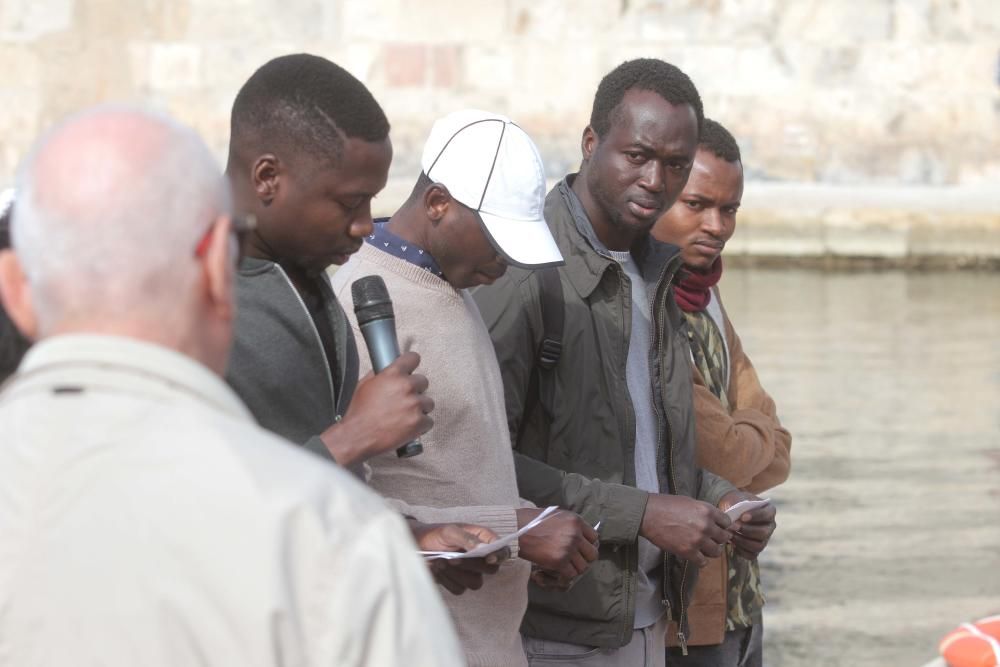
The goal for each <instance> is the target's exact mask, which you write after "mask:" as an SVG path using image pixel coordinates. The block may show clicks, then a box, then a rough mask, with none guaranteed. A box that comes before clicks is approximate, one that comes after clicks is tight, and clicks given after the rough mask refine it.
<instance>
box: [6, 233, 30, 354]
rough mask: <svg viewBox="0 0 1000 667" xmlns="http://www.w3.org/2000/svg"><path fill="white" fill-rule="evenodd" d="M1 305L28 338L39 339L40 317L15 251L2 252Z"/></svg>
mask: <svg viewBox="0 0 1000 667" xmlns="http://www.w3.org/2000/svg"><path fill="white" fill-rule="evenodd" d="M0 304H2V306H3V309H4V310H5V311H7V315H9V316H10V319H11V321H12V322H14V325H15V326H16V327H17V328H18V330H20V332H21V333H22V334H24V336H25V337H26V338H30V339H31V340H35V339H36V338H38V316H37V315H36V313H35V306H34V304H33V303H32V299H31V289H30V287H29V285H28V277H27V276H26V275H25V273H24V267H22V266H21V260H19V259H18V258H17V255H15V254H14V251H13V250H0Z"/></svg>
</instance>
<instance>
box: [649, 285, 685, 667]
mask: <svg viewBox="0 0 1000 667" xmlns="http://www.w3.org/2000/svg"><path fill="white" fill-rule="evenodd" d="M676 273H677V269H676V268H675V269H674V270H673V271H671V272H670V275H669V276H668V277H667V280H666V281H664V277H665V276H666V275H667V267H666V266H664V267H663V271H661V272H660V279H659V281H657V283H656V290H654V292H653V298H652V300H651V301H650V309H654V308H655V307H656V301H657V299H659V298H660V295H659V292H660V290H662V289H669V285H670V283H671V282H673V279H674V275H675V274H676ZM661 300H662V299H661ZM665 310H666V309H665V308H663V309H661V310H660V317H659V318H658V320H657V324H658V327H657V332H656V333H657V350H659V351H660V355H659V356H660V359H659V362H660V378H661V383H662V378H663V377H665V375H666V374H665V373H664V371H665V370H666V369H664V368H663V357H664V355H663V353H662V351H663V348H664V345H663V332H664V329H665V328H666V327H665V326H664V321H663V314H664V311H665ZM651 312H652V310H651ZM661 391H662V389H661ZM658 407H659V408H660V410H663V421H662V422H661V423H659V424H658V429H659V433H658V439H659V440H662V439H663V424H664V423H665V424H666V428H667V466H668V470H669V479H668V482H669V491H670V493H677V478H676V477H675V473H674V429H673V427H672V426H671V425H670V418H669V417H667V414H666V409H665V408H663V407H662V406H658ZM669 560H670V556H669V555H668V554H667V553H666V552H664V554H663V602H664V606H666V608H667V614H668V617H669V616H670V615H672V610H671V607H670V597H669V595H668V594H667V586H668V585H669V583H670V568H669ZM688 565H689V563H687V562H686V561H685V563H684V567H683V569H682V570H681V585H680V589H679V590H678V597H679V602H680V609H678V613H677V643H678V644H679V645H680V647H681V653H682V654H683V655H687V654H688V648H687V636H686V635H685V634H684V619H685V616H686V613H687V609H686V604H685V600H684V585H685V584H686V582H687V573H688Z"/></svg>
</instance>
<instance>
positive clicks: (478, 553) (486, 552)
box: [419, 505, 559, 560]
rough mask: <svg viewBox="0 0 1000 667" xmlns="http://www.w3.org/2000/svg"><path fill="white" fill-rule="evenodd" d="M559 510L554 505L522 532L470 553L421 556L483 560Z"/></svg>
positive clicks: (453, 552) (432, 553)
mask: <svg viewBox="0 0 1000 667" xmlns="http://www.w3.org/2000/svg"><path fill="white" fill-rule="evenodd" d="M558 510H559V508H558V507H556V506H555V505H553V506H552V507H549V508H547V509H546V510H545V511H544V512H542V513H541V514H539V515H538V516H537V517H535V518H534V519H533V520H532V521H531V522H529V523H528V524H526V525H525V526H523V527H522V528H521V529H520V530H518V531H517V532H515V533H510V534H509V535H504V536H503V537H500V538H498V539H496V540H494V541H492V542H488V543H485V544H480V545H479V546H477V547H475V548H474V549H471V550H469V551H421V552H419V553H420V555H421V556H423V557H424V558H426V559H427V560H434V559H437V558H444V559H446V560H452V559H456V558H483V557H485V556H488V555H489V554H491V553H493V552H495V551H499V550H500V549H503V548H504V547H506V546H509V545H511V544H513V543H514V541H515V540H517V539H518V538H519V537H521V536H522V535H524V534H525V533H527V532H528V531H529V530H532V529H533V528H535V527H536V526H537V525H539V524H540V523H542V522H543V521H545V520H546V519H548V518H549V517H550V516H552V515H553V514H554V513H555V512H557V511H558Z"/></svg>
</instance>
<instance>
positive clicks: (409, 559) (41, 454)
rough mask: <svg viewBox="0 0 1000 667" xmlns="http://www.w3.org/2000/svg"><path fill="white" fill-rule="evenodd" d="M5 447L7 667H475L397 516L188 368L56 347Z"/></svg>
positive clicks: (27, 374) (97, 340)
mask: <svg viewBox="0 0 1000 667" xmlns="http://www.w3.org/2000/svg"><path fill="white" fill-rule="evenodd" d="M0 434H2V435H0V536H2V537H0V664H3V665H19V666H34V665H53V666H54V665H112V666H118V665H121V666H125V665H129V666H132V665H144V666H157V665H163V666H167V665H170V666H174V665H226V666H229V665H240V666H241V667H248V666H252V665H288V666H293V665H294V666H300V665H322V666H324V667H331V666H333V665H373V666H374V665H379V666H381V665H386V666H388V665H426V666H428V667H430V666H434V667H438V666H441V665H460V664H463V661H462V658H461V655H462V653H461V649H460V648H459V646H458V643H457V640H456V638H455V634H454V631H453V630H452V627H451V623H450V621H449V619H448V615H447V612H446V611H445V610H444V607H443V605H442V603H441V600H440V597H439V596H438V594H437V592H436V590H435V588H434V586H433V584H432V583H431V580H430V577H429V575H428V573H427V569H426V566H425V565H424V564H423V563H422V562H421V561H420V559H419V558H418V557H417V555H416V554H415V552H414V549H415V547H414V545H413V542H412V540H411V538H410V537H409V533H408V531H407V530H406V528H405V526H404V524H403V521H402V519H401V518H400V517H399V516H398V515H397V514H395V513H394V512H392V511H391V510H390V509H389V508H388V507H387V506H386V505H385V504H384V503H383V502H382V501H381V500H380V499H379V498H377V497H376V496H375V495H374V494H373V493H371V492H370V491H368V490H367V489H365V488H363V487H362V486H361V485H360V484H359V483H358V482H357V481H355V480H354V479H352V478H351V476H350V475H349V474H347V473H345V472H343V471H341V470H338V469H336V467H335V466H333V465H327V464H324V463H322V462H321V461H320V460H319V459H317V458H315V457H313V456H312V455H310V454H307V453H305V452H302V451H299V450H297V449H296V448H294V447H289V446H288V445H287V444H285V443H283V442H282V441H281V440H279V439H278V438H277V437H275V436H273V435H270V434H268V433H266V432H265V431H263V430H262V429H260V428H259V427H257V426H256V425H255V424H254V422H253V420H252V418H251V417H250V415H249V413H248V412H247V410H246V408H245V407H244V406H243V404H242V403H241V402H240V401H239V399H238V398H237V397H236V395H235V394H234V393H233V392H232V391H231V390H230V389H229V388H228V387H227V386H226V385H225V384H224V383H223V382H222V380H221V379H219V378H218V377H217V376H216V375H214V374H213V373H211V372H210V371H209V370H208V369H207V368H205V367H203V366H201V365H200V364H198V363H196V362H194V361H192V360H191V359H189V358H187V357H185V356H182V355H180V354H178V353H176V352H172V351H170V350H167V349H165V348H161V347H158V346H155V345H150V344H147V343H141V342H138V341H135V340H130V339H125V338H113V337H104V336H93V335H85V336H63V337H56V338H52V339H48V340H46V341H44V342H42V343H40V344H39V345H38V346H37V347H36V348H34V349H33V350H32V351H31V352H30V353H29V355H28V356H27V358H26V359H25V361H24V363H23V364H22V366H21V369H20V374H19V375H18V376H15V377H14V378H13V379H12V381H11V382H10V383H9V384H8V385H7V386H6V387H5V388H4V390H3V392H2V393H0Z"/></svg>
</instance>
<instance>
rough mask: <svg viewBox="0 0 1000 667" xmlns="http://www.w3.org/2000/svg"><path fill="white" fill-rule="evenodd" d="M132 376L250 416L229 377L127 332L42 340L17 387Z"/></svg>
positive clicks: (21, 372) (25, 364)
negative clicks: (39, 381) (46, 380)
mask: <svg viewBox="0 0 1000 667" xmlns="http://www.w3.org/2000/svg"><path fill="white" fill-rule="evenodd" d="M94 371H96V372H98V373H100V374H101V375H100V376H101V377H102V378H105V381H106V378H109V377H114V376H116V375H119V376H121V377H122V378H123V379H124V378H125V377H127V380H125V381H124V382H123V383H126V382H127V383H128V384H129V386H134V385H135V383H140V384H144V385H149V386H150V387H155V388H156V390H157V392H165V393H177V392H181V393H184V394H187V395H188V396H191V395H194V396H195V397H196V398H200V399H202V400H203V402H205V403H207V404H209V405H211V406H213V407H214V408H216V409H218V410H221V411H222V412H225V413H227V414H229V415H230V416H232V417H235V418H237V419H241V420H245V421H253V418H252V417H251V416H250V412H249V410H247V408H246V406H245V405H244V404H243V402H242V401H240V399H239V398H238V397H237V396H236V394H235V393H234V392H233V390H232V389H230V388H229V386H228V385H226V383H225V382H223V380H222V379H221V378H220V377H219V376H218V375H216V374H215V373H214V372H212V371H211V370H210V369H208V368H207V367H206V366H204V365H202V364H200V363H199V362H197V361H195V360H194V359H192V358H191V357H188V356H186V355H183V354H181V353H180V352H176V351H174V350H171V349H169V348H166V347H163V346H160V345H156V344H153V343H147V342H145V341H141V340H138V339H135V338H127V337H124V336H107V335H98V334H68V335H62V336H54V337H52V338H48V339H45V340H43V341H41V342H39V343H38V344H37V345H35V346H34V347H32V348H31V350H29V351H28V354H27V355H26V356H25V358H24V362H23V363H22V364H21V366H20V368H19V369H18V374H17V375H16V376H14V377H13V378H11V386H12V387H13V386H16V385H17V384H19V379H21V378H24V379H25V380H28V381H29V382H30V381H31V380H30V379H29V378H32V377H40V376H42V375H45V376H48V375H49V374H50V373H55V374H58V376H59V377H60V379H62V378H63V377H64V376H65V379H66V380H67V381H70V382H72V381H73V380H74V379H77V378H88V377H91V373H92V372H94Z"/></svg>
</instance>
